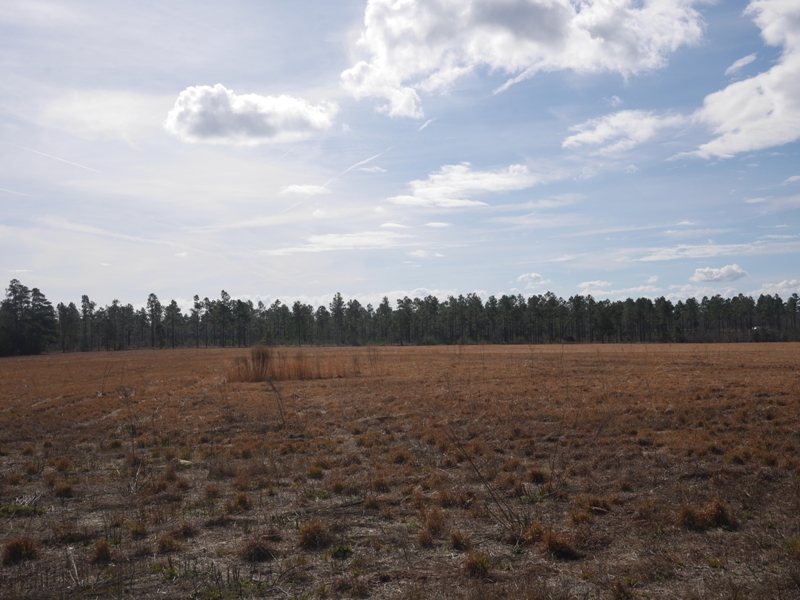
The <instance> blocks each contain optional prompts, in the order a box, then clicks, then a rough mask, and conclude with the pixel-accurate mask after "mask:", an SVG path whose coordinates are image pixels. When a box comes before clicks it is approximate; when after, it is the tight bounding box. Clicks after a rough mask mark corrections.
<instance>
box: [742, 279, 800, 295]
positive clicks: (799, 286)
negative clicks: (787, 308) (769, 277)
mask: <svg viewBox="0 0 800 600" xmlns="http://www.w3.org/2000/svg"><path fill="white" fill-rule="evenodd" d="M761 294H765V295H770V296H774V295H775V294H778V295H779V296H782V297H784V298H786V297H787V296H791V295H792V294H800V280H797V279H791V280H790V279H784V280H783V281H781V282H780V283H765V284H764V285H762V286H761V287H760V288H759V289H757V290H753V291H752V292H750V295H751V296H760V295H761Z"/></svg>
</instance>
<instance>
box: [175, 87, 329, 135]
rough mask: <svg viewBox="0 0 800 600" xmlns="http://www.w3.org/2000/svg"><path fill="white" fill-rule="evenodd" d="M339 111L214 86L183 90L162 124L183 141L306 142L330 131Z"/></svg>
mask: <svg viewBox="0 0 800 600" xmlns="http://www.w3.org/2000/svg"><path fill="white" fill-rule="evenodd" d="M338 110H339V108H338V106H337V105H336V104H334V103H329V102H323V103H321V104H318V105H313V104H310V103H309V102H306V101H305V100H302V99H300V98H293V97H292V96H277V97H275V96H260V95H258V94H241V95H239V94H236V93H235V92H233V91H232V90H228V89H226V88H225V87H224V86H223V85H221V84H217V85H215V86H213V87H211V86H207V85H203V86H194V87H189V88H186V89H185V90H183V91H182V92H181V93H180V95H179V96H178V99H177V100H176V101H175V106H174V107H173V108H172V110H171V111H169V114H168V115H167V120H166V122H165V123H164V127H165V128H166V130H167V131H168V132H169V133H171V134H172V135H174V136H175V137H177V138H178V139H180V140H182V141H184V142H195V143H209V144H240V145H255V144H262V143H267V142H291V141H298V140H303V139H306V138H308V137H310V136H312V135H313V134H315V133H318V132H321V131H325V130H327V129H330V127H331V125H332V124H333V117H334V116H335V115H336V113H337V112H338Z"/></svg>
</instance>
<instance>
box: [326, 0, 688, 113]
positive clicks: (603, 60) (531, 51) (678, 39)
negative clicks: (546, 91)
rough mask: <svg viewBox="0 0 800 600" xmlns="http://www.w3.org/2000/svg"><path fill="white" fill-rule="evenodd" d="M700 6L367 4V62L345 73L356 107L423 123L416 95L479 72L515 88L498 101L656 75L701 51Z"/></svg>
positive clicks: (557, 0)
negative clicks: (591, 81)
mask: <svg viewBox="0 0 800 600" xmlns="http://www.w3.org/2000/svg"><path fill="white" fill-rule="evenodd" d="M696 3H698V2H697V0H675V1H672V2H666V1H663V0H644V1H637V0H582V1H579V0H426V1H423V0H404V1H401V2H398V1H396V0H369V2H368V4H367V8H366V12H365V15H364V24H365V29H364V30H363V32H362V34H361V37H360V39H359V41H358V47H359V48H360V49H361V50H363V51H364V52H365V53H366V54H367V55H368V57H369V58H368V60H362V61H360V62H358V63H356V64H355V65H354V66H353V67H351V68H350V69H348V70H346V71H344V72H343V73H342V77H341V78H342V85H343V86H344V88H345V89H346V90H348V91H349V92H350V93H351V94H353V96H354V97H355V98H357V99H361V98H366V97H375V98H383V99H385V100H386V101H387V103H386V104H384V105H381V106H379V107H378V110H379V111H381V112H384V113H386V114H388V115H390V116H393V117H416V118H421V117H422V116H423V111H422V108H421V106H420V105H421V101H420V96H419V92H427V93H436V92H443V91H447V90H448V89H449V87H450V86H451V85H452V83H453V82H454V81H455V80H457V79H458V78H460V77H463V76H464V75H467V74H468V73H470V72H472V71H474V70H475V69H476V68H480V67H483V68H488V69H489V70H491V71H499V72H502V73H505V74H507V75H509V76H511V78H510V79H509V80H508V81H507V82H506V84H505V85H503V86H501V88H499V89H498V90H497V91H502V90H503V89H506V88H507V87H508V86H510V85H513V84H514V83H517V82H519V81H522V80H523V79H527V78H529V77H533V76H534V75H535V74H536V73H539V72H543V71H558V70H565V69H568V70H573V71H576V72H579V73H593V72H601V71H606V72H615V73H620V74H622V75H624V76H626V77H627V76H630V75H634V74H637V73H639V72H642V71H647V70H652V69H657V68H659V67H662V66H664V65H665V64H666V62H667V55H668V54H669V53H671V52H674V51H675V50H677V49H678V48H679V47H681V46H684V45H690V44H695V43H697V42H698V41H699V40H700V38H701V37H702V32H703V22H702V19H701V17H700V14H699V13H698V12H697V11H695V10H694V8H693V5H694V4H696Z"/></svg>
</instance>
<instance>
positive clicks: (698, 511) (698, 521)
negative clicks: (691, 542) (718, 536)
mask: <svg viewBox="0 0 800 600" xmlns="http://www.w3.org/2000/svg"><path fill="white" fill-rule="evenodd" d="M677 520H678V524H679V525H682V526H683V527H686V528H687V529H691V530H692V531H706V530H708V529H714V528H718V527H724V528H728V529H733V528H735V527H736V521H735V519H734V518H733V516H732V515H731V512H730V509H729V508H728V507H727V506H726V504H725V503H724V502H722V501H721V500H719V499H717V500H712V501H711V502H709V503H707V504H704V505H703V506H701V507H700V508H695V507H693V506H690V505H689V504H684V505H683V507H681V511H680V513H678V519H677Z"/></svg>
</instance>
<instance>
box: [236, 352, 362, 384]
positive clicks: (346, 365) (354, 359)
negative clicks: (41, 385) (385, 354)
mask: <svg viewBox="0 0 800 600" xmlns="http://www.w3.org/2000/svg"><path fill="white" fill-rule="evenodd" d="M226 371H227V378H228V381H230V382H242V383H259V382H262V381H307V380H311V379H339V378H344V377H352V376H354V375H360V374H361V362H360V359H359V357H358V355H353V356H346V355H342V354H336V355H330V354H327V355H326V354H324V353H323V352H320V351H319V350H318V349H317V350H316V351H313V352H312V351H309V350H306V349H305V348H296V349H292V350H288V349H276V348H269V347H267V346H256V347H255V348H253V349H252V350H251V351H250V354H249V356H237V357H236V358H235V359H233V362H232V363H229V364H228V365H227V367H226Z"/></svg>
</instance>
